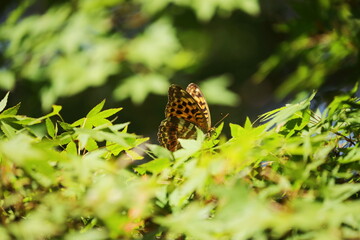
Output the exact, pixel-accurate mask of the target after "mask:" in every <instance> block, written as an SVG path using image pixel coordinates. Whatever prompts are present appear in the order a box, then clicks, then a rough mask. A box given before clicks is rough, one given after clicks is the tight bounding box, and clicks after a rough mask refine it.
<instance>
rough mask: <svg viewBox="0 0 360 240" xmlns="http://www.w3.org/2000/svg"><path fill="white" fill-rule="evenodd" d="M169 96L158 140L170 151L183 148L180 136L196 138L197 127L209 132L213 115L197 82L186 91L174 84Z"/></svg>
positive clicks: (191, 84) (170, 88)
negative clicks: (211, 115)
mask: <svg viewBox="0 0 360 240" xmlns="http://www.w3.org/2000/svg"><path fill="white" fill-rule="evenodd" d="M168 98H169V100H168V103H167V105H166V108H165V119H164V120H163V121H162V122H161V124H160V127H159V132H158V140H159V143H160V144H161V145H162V146H164V147H166V148H167V149H169V150H170V151H176V150H178V149H179V148H181V145H180V143H179V141H178V139H179V138H184V139H195V138H196V127H198V128H200V129H201V130H202V131H203V132H204V133H208V132H209V131H210V130H211V117H210V111H209V106H208V104H207V102H206V100H205V97H204V94H203V93H202V92H201V90H200V88H199V87H198V86H197V85H196V84H195V83H190V84H189V85H188V86H187V88H186V91H185V90H184V89H182V88H181V87H180V86H178V85H175V84H172V85H171V86H170V87H169V94H168Z"/></svg>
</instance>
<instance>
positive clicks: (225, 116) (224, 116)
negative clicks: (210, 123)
mask: <svg viewBox="0 0 360 240" xmlns="http://www.w3.org/2000/svg"><path fill="white" fill-rule="evenodd" d="M221 115H223V117H222V118H221V119H220V120H219V121H218V122H217V123H215V125H214V127H213V128H215V127H216V126H217V125H219V124H220V123H221V122H222V121H224V119H225V118H227V117H228V116H229V113H227V114H225V115H224V114H222V113H221Z"/></svg>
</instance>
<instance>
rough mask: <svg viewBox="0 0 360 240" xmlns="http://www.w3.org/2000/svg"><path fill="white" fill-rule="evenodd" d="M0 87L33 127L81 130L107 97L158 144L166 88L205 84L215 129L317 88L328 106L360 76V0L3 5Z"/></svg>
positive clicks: (92, 0)
mask: <svg viewBox="0 0 360 240" xmlns="http://www.w3.org/2000/svg"><path fill="white" fill-rule="evenodd" d="M0 11H1V13H0V17H1V18H0V21H1V26H0V51H1V54H0V65H1V67H0V89H1V92H0V93H1V96H4V95H5V93H6V92H7V91H11V95H10V99H9V101H10V104H9V106H11V105H15V104H16V103H18V102H21V104H22V107H21V109H20V113H21V114H25V115H28V116H31V117H37V116H40V115H42V114H44V113H46V112H48V111H49V109H50V108H51V105H52V104H59V105H62V106H63V110H62V115H63V117H64V119H65V121H67V122H71V121H75V120H77V119H79V118H81V117H83V116H85V115H86V113H87V112H88V111H89V110H90V109H91V108H92V107H94V106H95V105H96V104H98V103H99V102H100V101H101V100H102V99H104V98H106V99H107V102H106V105H105V107H106V108H111V107H124V109H123V110H122V111H121V112H120V113H119V115H118V116H119V119H120V121H121V122H126V121H131V125H130V128H129V131H130V132H134V133H137V134H139V135H144V136H150V137H151V142H153V143H155V142H156V140H155V139H156V137H155V136H156V132H157V128H158V125H159V123H160V121H161V120H162V119H163V118H164V108H165V105H166V102H167V96H166V94H167V89H168V87H169V85H170V84H171V83H176V84H178V85H181V86H182V87H184V88H185V87H186V86H187V84H189V83H191V82H194V83H197V84H198V85H200V87H201V89H202V91H203V92H204V94H205V96H206V98H207V101H208V103H209V105H210V110H211V114H212V121H213V123H215V122H217V121H218V120H219V119H221V117H222V114H226V113H230V116H229V117H228V118H227V119H226V120H225V121H226V122H233V123H239V124H242V123H243V121H244V119H245V117H246V116H249V117H250V119H251V120H255V119H256V117H257V116H258V115H260V114H261V113H264V112H265V111H268V110H270V109H273V108H275V107H277V106H279V105H281V104H283V103H285V102H288V101H290V100H291V99H292V98H294V97H295V96H296V95H297V94H301V93H304V92H305V93H306V92H310V91H312V90H313V89H319V94H318V98H317V102H318V103H324V102H325V103H326V102H327V101H329V100H331V99H332V98H333V96H335V95H336V94H338V93H339V92H340V91H342V90H346V89H349V88H351V87H353V85H354V83H355V82H357V81H358V79H359V76H360V67H359V66H360V65H359V57H358V53H359V45H360V44H359V39H360V36H359V35H360V34H359V32H360V21H359V15H360V4H359V3H358V1H356V0H347V1H335V0H308V1H307V0H289V1H280V0H262V1H255V0H213V1H208V0H154V1H149V0H131V1H121V0H77V1H45V0H43V1H42V0H39V1H14V0H11V1H3V3H2V5H1V9H0Z"/></svg>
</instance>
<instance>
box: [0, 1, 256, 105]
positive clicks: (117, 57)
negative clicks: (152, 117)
mask: <svg viewBox="0 0 360 240" xmlns="http://www.w3.org/2000/svg"><path fill="white" fill-rule="evenodd" d="M170 3H172V1H169V0H165V1H157V4H155V3H154V2H153V1H152V2H151V3H150V2H149V1H133V2H129V3H123V2H122V1H87V0H80V1H77V2H76V4H71V3H70V2H65V3H63V4H56V5H54V6H51V7H49V8H48V9H47V11H45V12H44V13H43V14H39V15H36V14H33V15H31V16H29V17H23V15H24V14H25V13H26V10H27V9H28V7H29V6H31V4H30V2H29V1H24V2H23V3H22V4H21V5H20V6H19V7H18V8H17V9H15V10H14V11H13V12H12V13H11V14H10V15H9V16H8V18H7V20H6V21H5V23H4V24H2V25H1V26H0V43H1V48H0V51H1V52H2V53H3V55H4V59H3V60H4V61H3V64H2V65H1V70H0V79H1V80H0V88H2V89H5V90H11V89H13V88H14V87H15V85H16V84H17V82H19V81H27V82H31V83H32V84H33V85H35V86H36V87H37V88H39V92H37V93H36V94H39V95H40V96H39V97H40V99H41V103H42V104H43V106H42V107H43V109H46V110H49V109H50V107H51V105H52V104H53V103H55V102H56V100H57V99H58V98H60V97H69V96H71V95H74V94H77V93H79V92H81V91H84V90H85V89H87V88H89V87H91V86H101V85H104V84H105V83H107V82H108V81H109V80H110V78H113V79H117V80H118V81H117V82H118V86H117V87H115V88H114V91H113V96H114V98H115V99H117V100H123V99H126V98H131V100H132V101H133V102H134V103H135V104H141V103H143V102H144V100H145V98H146V97H147V96H148V95H149V94H150V93H154V94H162V95H163V94H165V93H166V91H167V87H168V85H169V79H170V78H171V77H173V76H174V74H175V73H176V72H178V71H182V70H186V69H189V68H190V67H193V68H194V67H195V66H197V65H198V64H199V63H198V62H199V61H200V60H201V54H199V53H198V52H199V51H198V49H191V48H189V47H185V46H183V44H182V43H181V42H180V39H179V37H178V36H177V34H178V33H177V30H176V29H175V26H174V23H173V19H172V18H171V17H170V16H167V15H162V16H161V17H158V18H157V16H156V14H157V12H159V11H161V10H163V8H165V7H166V6H167V5H168V4H170ZM179 5H181V6H189V7H191V8H193V10H195V11H196V12H197V14H198V16H199V18H200V19H203V20H209V18H211V17H212V16H213V15H214V14H215V12H216V9H217V8H220V9H222V10H224V11H228V12H231V11H233V10H234V9H243V10H245V11H247V12H249V13H251V14H256V13H257V12H258V5H257V3H256V2H255V1H254V2H250V1H249V3H240V2H239V3H237V2H236V1H213V2H212V3H211V4H209V3H208V2H205V1H196V2H193V1H183V2H182V3H179ZM34 26H36V27H35V28H34ZM129 35H131V36H129ZM222 80H223V81H226V79H222ZM224 90H225V91H226V92H228V94H229V95H231V92H230V91H229V90H226V89H224ZM232 95H234V94H232ZM232 98H234V96H232ZM235 98H237V97H236V96H235ZM225 100H226V98H225V99H223V102H224V101H225ZM236 100H237V99H235V101H234V100H229V101H227V102H226V101H225V103H226V104H228V105H234V102H236Z"/></svg>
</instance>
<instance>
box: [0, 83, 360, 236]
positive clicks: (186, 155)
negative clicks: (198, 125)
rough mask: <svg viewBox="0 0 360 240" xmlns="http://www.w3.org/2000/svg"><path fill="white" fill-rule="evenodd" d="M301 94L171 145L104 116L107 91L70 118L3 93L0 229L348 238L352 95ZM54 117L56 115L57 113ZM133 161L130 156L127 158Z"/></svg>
mask: <svg viewBox="0 0 360 240" xmlns="http://www.w3.org/2000/svg"><path fill="white" fill-rule="evenodd" d="M355 91H356V90H354V91H353V92H351V93H349V94H344V95H342V96H338V97H336V98H335V99H334V100H333V101H332V103H331V104H329V106H328V107H327V108H326V109H324V110H323V111H322V112H320V111H317V112H311V110H310V103H311V101H312V99H313V97H314V95H315V94H313V95H312V96H310V97H309V98H307V99H305V100H303V101H301V102H298V103H295V104H289V105H287V106H285V107H283V108H280V109H276V110H274V111H271V112H269V113H266V114H264V115H262V120H263V121H266V123H264V124H262V125H261V126H258V127H254V126H253V124H251V122H250V121H249V120H247V121H246V123H245V125H244V127H241V126H240V125H237V124H230V129H231V138H230V139H229V140H227V139H225V138H224V137H222V136H221V135H220V133H221V129H222V127H223V124H222V125H220V127H218V128H217V129H216V130H215V132H214V133H213V134H212V135H211V136H210V137H207V136H205V135H204V134H201V132H200V131H199V134H198V139H196V140H182V139H181V140H180V142H181V144H182V146H183V148H182V149H180V150H178V151H176V152H174V153H171V152H169V151H168V150H166V149H164V148H162V147H160V146H158V145H147V147H148V149H149V151H148V152H147V154H148V156H151V157H152V160H151V161H149V162H147V163H143V164H137V165H131V164H130V163H134V162H136V161H137V160H139V159H141V158H142V157H141V154H139V153H142V152H140V151H142V150H141V149H142V147H140V146H139V145H140V144H141V143H143V142H144V141H146V140H147V139H146V138H141V137H138V136H136V135H134V134H129V133H127V125H128V124H127V123H124V124H114V123H113V121H110V120H108V118H109V117H111V116H113V115H114V114H115V113H117V112H118V111H119V110H120V109H109V110H102V108H103V105H104V102H102V103H100V104H99V105H97V106H96V107H95V108H93V109H92V110H91V111H90V112H89V113H88V114H87V116H86V117H85V118H82V119H80V120H78V121H76V122H74V123H72V124H68V123H66V122H65V121H64V120H63V119H62V118H61V115H60V114H59V112H60V109H61V107H59V106H54V107H53V111H52V112H51V113H50V114H48V115H46V116H44V117H40V118H30V117H26V116H21V115H17V110H18V109H19V105H17V106H15V107H11V108H8V109H6V110H3V109H5V105H6V99H7V97H5V98H4V99H3V100H2V101H1V102H0V110H3V111H2V112H1V114H0V124H1V125H0V127H1V139H0V169H1V176H0V189H1V190H0V196H1V197H0V198H1V201H0V206H1V216H0V221H1V226H0V238H1V239H4V240H6V239H14V238H16V239H120V238H121V239H204V240H205V239H206V240H208V239H298V238H301V239H355V238H357V237H358V236H359V232H360V227H359V222H360V208H359V204H360V199H359V193H360V183H359V180H360V179H359V178H360V165H359V159H360V150H359V149H360V148H359V140H360V139H359V136H360V127H359V125H360V121H359V119H360V105H359V102H358V100H357V99H356V98H354V97H353V95H354V92H355ZM55 120H56V121H55ZM129 164H130V165H129Z"/></svg>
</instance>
